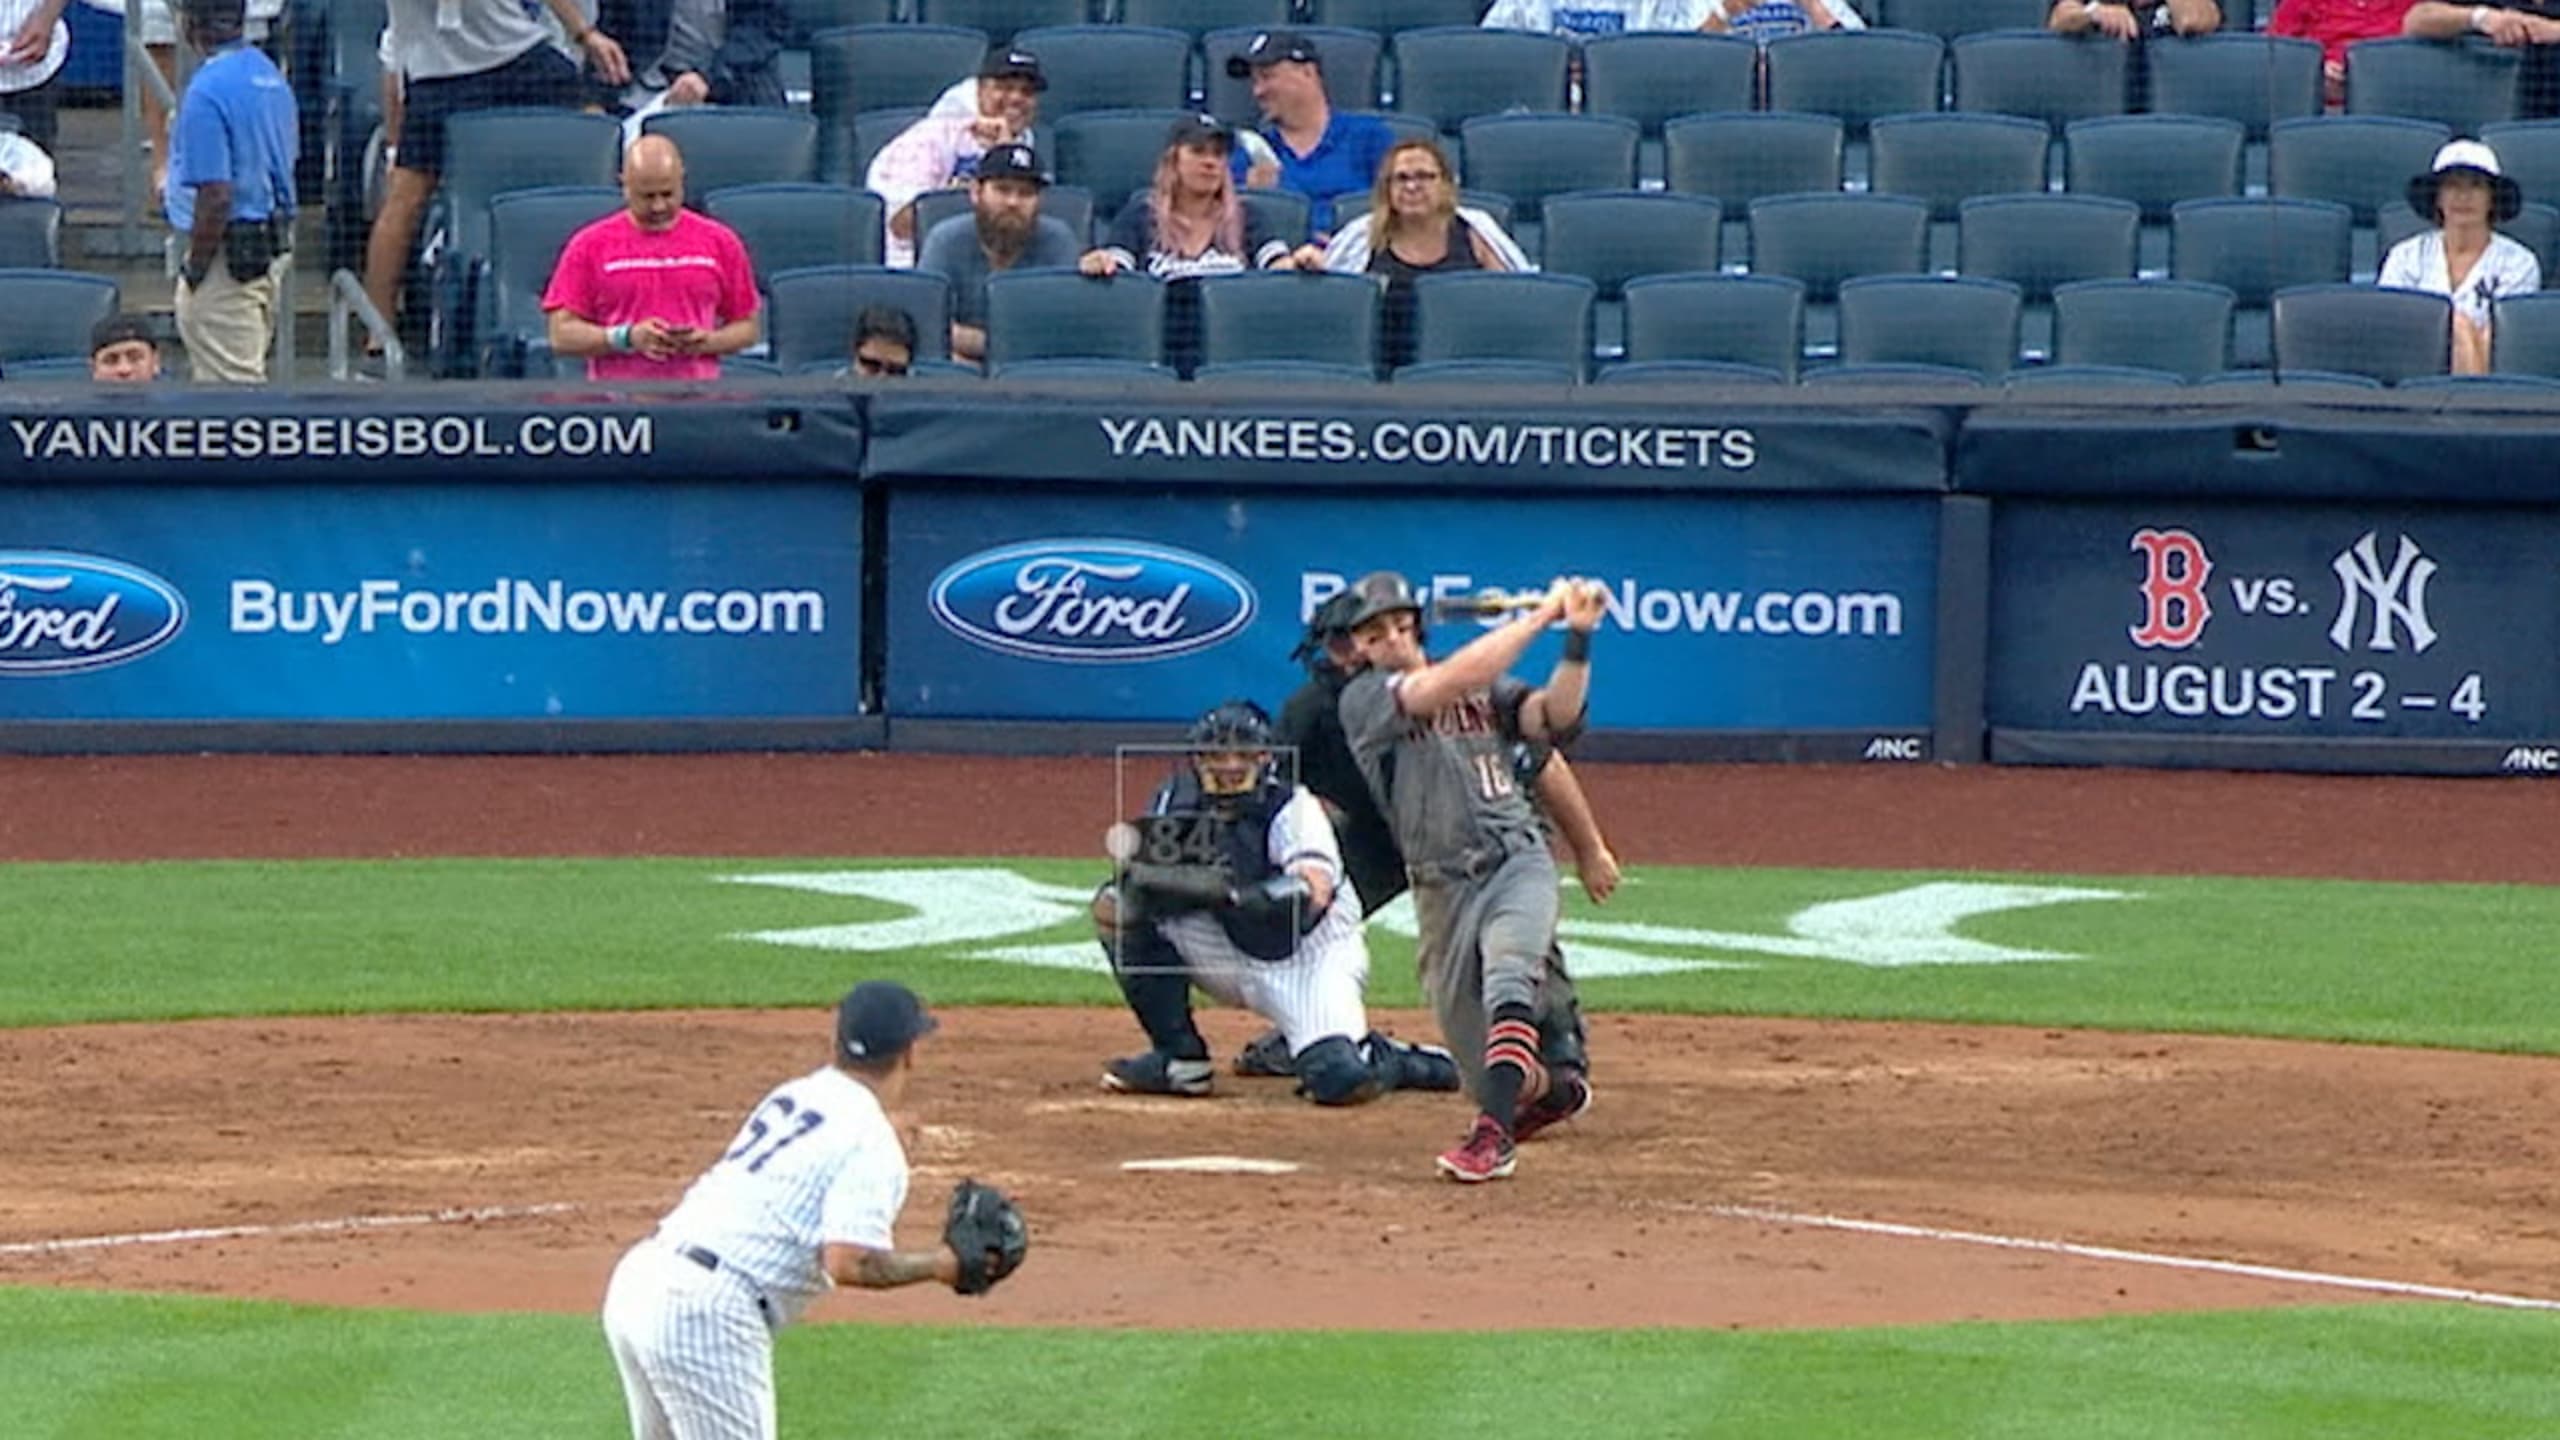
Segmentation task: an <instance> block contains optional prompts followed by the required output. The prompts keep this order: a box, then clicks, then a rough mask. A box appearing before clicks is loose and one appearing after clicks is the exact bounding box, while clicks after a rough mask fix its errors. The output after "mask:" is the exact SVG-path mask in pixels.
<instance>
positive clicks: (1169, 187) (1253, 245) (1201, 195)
mask: <svg viewBox="0 0 2560 1440" xmlns="http://www.w3.org/2000/svg"><path fill="white" fill-rule="evenodd" d="M1235 143H1236V135H1235V131H1234V130H1232V129H1230V128H1229V127H1228V126H1227V125H1226V124H1225V123H1224V122H1222V121H1220V120H1219V119H1218V118H1217V117H1215V116H1213V115H1185V116H1184V117H1182V118H1181V119H1180V120H1178V121H1176V122H1174V126H1173V131H1172V133H1171V134H1169V135H1167V136H1166V137H1165V144H1164V154H1163V155H1162V156H1161V157H1160V158H1158V159H1157V161H1156V178H1155V183H1154V184H1152V185H1150V186H1148V187H1147V188H1146V189H1144V190H1141V191H1139V192H1137V193H1136V194H1134V195H1131V196H1130V197H1129V203H1128V204H1127V205H1124V206H1122V207H1121V209H1120V216H1119V218H1118V219H1117V220H1115V221H1113V222H1112V225H1111V238H1110V239H1109V240H1108V241H1106V242H1104V243H1103V244H1102V245H1101V246H1099V247H1097V248H1095V249H1092V250H1088V251H1086V252H1085V254H1084V258H1083V259H1082V260H1081V261H1079V262H1078V264H1077V268H1079V269H1081V270H1083V271H1084V273H1086V274H1087V275H1116V274H1118V273H1120V272H1121V271H1123V270H1135V271H1143V272H1144V273H1146V274H1149V275H1153V276H1155V277H1156V278H1157V279H1159V280H1185V279H1190V278H1192V277H1195V276H1200V275H1224V274H1231V273H1233V272H1235V271H1239V270H1260V269H1267V270H1291V269H1296V268H1297V267H1298V262H1297V260H1296V259H1295V258H1294V257H1293V256H1292V255H1291V253H1290V250H1291V247H1290V244H1289V241H1288V239H1287V237H1285V236H1279V235H1272V234H1269V233H1267V232H1266V231H1265V230H1264V229H1263V227H1262V225H1261V224H1260V223H1259V221H1258V220H1257V219H1256V217H1255V216H1254V215H1253V214H1251V213H1250V212H1248V211H1247V210H1246V209H1245V208H1244V203H1243V201H1241V200H1240V199H1238V198H1237V196H1236V186H1235V178H1234V174H1233V172H1232V171H1231V170H1230V169H1229V167H1228V163H1227V157H1228V155H1229V154H1230V153H1231V152H1232V151H1233V150H1234V149H1235Z"/></svg>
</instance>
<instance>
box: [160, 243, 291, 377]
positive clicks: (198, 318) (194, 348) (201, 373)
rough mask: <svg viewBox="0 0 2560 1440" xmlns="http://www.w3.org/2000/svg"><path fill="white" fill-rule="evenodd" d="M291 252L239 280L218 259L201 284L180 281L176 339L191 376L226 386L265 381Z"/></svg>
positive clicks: (288, 270) (289, 271) (289, 267)
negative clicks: (182, 345) (246, 279)
mask: <svg viewBox="0 0 2560 1440" xmlns="http://www.w3.org/2000/svg"><path fill="white" fill-rule="evenodd" d="M292 267H293V257H292V256H290V255H279V256H277V257H276V260H275V263H274V264H273V265H270V266H268V267H267V273H266V274H265V275H264V276H262V277H261V278H259V279H256V280H252V281H249V282H248V283H247V284H242V283H241V282H240V281H237V280H234V279H232V278H231V267H230V266H229V265H228V264H226V263H224V262H222V261H220V260H216V261H215V262H214V265H213V269H212V270H211V271H209V272H207V273H206V275H205V277H204V283H203V284H202V285H195V286H191V285H189V284H187V282H186V281H185V280H183V279H181V280H180V281H179V282H178V338H179V340H181V341H183V342H185V344H186V347H187V363H188V365H189V366H190V367H191V368H192V369H193V371H194V373H195V378H196V379H198V380H201V381H211V382H214V383H216V384H224V385H263V384H265V383H266V382H267V354H268V351H269V350H270V349H271V348H272V347H273V345H274V343H275V333H276V319H277V315H278V313H279V310H280V307H281V305H282V303H283V299H284V296H285V293H286V291H285V284H286V279H287V277H288V276H289V275H290V274H291V273H292Z"/></svg>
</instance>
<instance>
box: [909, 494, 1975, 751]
mask: <svg viewBox="0 0 2560 1440" xmlns="http://www.w3.org/2000/svg"><path fill="white" fill-rule="evenodd" d="M1938 505H1939V501H1938V500H1937V499H1936V498H1935V497H1932V496H1919V495H1914V496H1905V497H1893V496H1871V497H1850V496H1812V495H1807V496H1800V497H1759V496H1734V495H1710V494H1690V495H1667V494H1655V495H1646V494H1625V495H1617V494H1610V495H1595V494H1589V493H1579V494H1551V495H1525V494H1523V495H1508V496H1504V497H1503V498H1502V499H1501V500H1500V501H1499V502H1498V503H1495V502H1488V501H1487V500H1486V499H1484V498H1483V497H1480V496H1478V497H1469V496H1462V495H1419V494H1403V493H1389V494H1383V495H1376V494H1372V495H1351V494H1345V493H1341V492H1336V491H1331V490H1326V489H1308V490H1289V491H1255V492H1235V491H1227V492H1216V491H1211V490H1207V489H1173V490H1168V489H1162V488H1156V489H1140V488H1138V487H1134V486H1132V487H1127V488H1122V489H1102V488H1099V487H1075V488H1060V487H1050V488H1046V489H1036V490H1018V489H1006V488H1002V487H999V486H995V485H982V484H975V483H958V482H918V483H914V484H905V483H898V484H893V485H892V487H891V493H890V496H889V527H888V541H887V544H888V552H887V561H888V587H887V594H886V600H885V604H886V605H887V607H888V612H887V615H886V631H887V640H888V673H887V679H886V702H885V703H886V705H887V708H888V710H889V713H890V714H891V715H892V716H899V717H906V716H922V717H939V718H949V719H988V720H1078V721H1090V720H1147V721H1164V720H1178V719H1185V718H1188V717H1189V716H1191V715H1193V714H1196V713H1197V712H1198V711H1200V710H1201V709H1202V708H1204V707H1206V706H1207V705H1209V704H1212V703H1214V702H1216V701H1217V700H1219V699H1221V698H1224V697H1228V696H1247V697H1252V698H1257V699H1260V700H1262V701H1264V702H1265V703H1266V704H1272V705H1276V704H1277V702H1278V701H1279V699H1280V698H1281V697H1282V696H1284V695H1285V694H1287V692H1288V691H1289V690H1291V689H1292V688H1294V687H1295V686H1296V685H1297V683H1298V682H1299V680H1300V679H1301V678H1303V675H1302V672H1300V671H1299V670H1298V669H1297V667H1296V666H1295V665H1293V664H1292V662H1291V661H1290V659H1289V652H1290V650H1291V648H1292V647H1293V646H1294V645H1296V643H1297V641H1298V639H1299V636H1300V635H1301V633H1302V632H1303V630H1304V628H1305V623H1306V619H1307V617H1308V616H1309V615H1311V614H1312V613H1313V612H1314V609H1315V607H1316V606H1317V605H1319V604H1321V603H1322V602H1323V601H1324V600H1325V599H1326V598H1327V597H1329V596H1330V595H1332V594H1333V593H1334V592H1335V591H1337V590H1339V589H1341V588H1342V587H1343V586H1344V585H1346V584H1348V583H1349V582H1350V581H1352V580H1354V579H1357V578H1358V577H1359V576H1360V575H1362V574H1364V573H1366V572H1368V571H1370V570H1380V569H1392V570H1400V571H1402V572H1403V573H1404V574H1405V575H1406V576H1407V577H1408V578H1410V579H1412V580H1413V582H1414V583H1415V584H1416V585H1417V586H1421V587H1425V588H1427V589H1429V590H1431V591H1433V592H1434V593H1436V594H1440V595H1462V594H1471V593H1473V592H1475V591H1477V590H1480V589H1483V588H1486V587H1500V588H1503V589H1514V590H1517V589H1533V588H1542V587H1543V586H1544V585H1545V584H1546V583H1547V582H1548V581H1549V580H1550V579H1552V578H1554V577H1555V576H1557V575H1559V574H1579V575H1588V576H1591V577H1594V578H1596V579H1599V580H1600V581H1602V582H1603V583H1604V584H1605V585H1606V586H1607V587H1608V589H1609V591H1610V595H1611V599H1610V602H1609V612H1608V618H1607V619H1606V620H1605V621H1604V622H1603V624H1602V627H1601V629H1600V632H1599V645H1598V648H1597V649H1596V651H1595V653H1594V664H1595V666H1596V670H1595V674H1594V681H1593V685H1594V697H1595V698H1594V707H1593V723H1594V725H1595V726H1598V727H1628V728H1637V729H1664V730H1692V729H1749V730H1781V731H1784V730H1830V729H1866V730H1872V731H1893V732H1899V733H1903V734H1909V733H1911V732H1915V731H1926V730H1927V728H1928V727H1929V725H1930V721H1931V709H1930V698H1931V690H1930V677H1931V663H1932V657H1933V651H1934V644H1935V641H1934V629H1935V624H1936V592H1937V569H1936V567H1937V549H1936V546H1937V515H1938ZM1490 623H1492V622H1490V621H1481V620H1477V619H1473V618H1463V619H1457V620H1450V621H1443V622H1440V623H1438V624H1437V625H1436V626H1435V627H1434V630H1433V633H1432V635H1431V637H1430V644H1431V649H1432V651H1433V653H1435V654H1443V653H1446V652H1447V651H1448V650H1450V649H1452V648H1454V647H1455V646H1457V645H1459V644H1461V643H1463V642H1464V641H1465V640H1467V639H1468V638H1470V637H1471V636H1473V635H1475V634H1477V633H1480V629H1481V627H1482V626H1484V625H1486V624H1490ZM1557 644H1558V641H1557V640H1556V639H1555V638H1554V637H1553V636H1549V637H1547V638H1545V639H1543V640H1542V641H1541V642H1540V643H1539V644H1538V646H1537V647H1535V648H1533V649H1532V650H1531V651H1530V652H1529V657H1528V659H1527V660H1526V661H1525V662H1524V663H1523V666H1522V669H1521V673H1522V674H1524V675H1527V676H1530V677H1533V678H1534V677H1540V676H1543V675H1544V674H1545V672H1546V669H1547V667H1548V666H1549V665H1550V664H1552V663H1553V660H1554V655H1555V650H1556V646H1557Z"/></svg>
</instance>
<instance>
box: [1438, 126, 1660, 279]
mask: <svg viewBox="0 0 2560 1440" xmlns="http://www.w3.org/2000/svg"><path fill="white" fill-rule="evenodd" d="M1641 134H1642V132H1641V131H1640V130H1639V129H1638V128H1637V125H1636V122H1634V121H1633V120H1628V119H1625V118H1622V117H1620V116H1616V115H1479V116H1477V117H1476V118H1475V119H1472V120H1469V121H1468V122H1467V123H1466V124H1465V125H1464V126H1463V127H1461V128H1460V131H1459V142H1458V149H1459V156H1460V158H1459V162H1458V176H1459V178H1460V180H1462V181H1463V182H1464V183H1465V184H1466V185H1467V186H1468V187H1469V188H1471V189H1476V190H1498V191H1500V192H1501V193H1503V194H1505V195H1508V196H1510V197H1511V205H1512V218H1513V219H1514V221H1515V222H1517V223H1518V224H1520V225H1521V226H1524V227H1525V226H1533V225H1536V224H1538V223H1539V220H1540V216H1541V214H1542V207H1543V206H1544V205H1545V204H1546V199H1547V197H1548V196H1550V195H1561V194H1563V193H1565V192H1566V191H1569V190H1624V189H1628V188H1631V187H1633V186H1634V184H1635V183H1636V141H1637V139H1638V138H1639V137H1640V135H1641ZM1534 238H1535V237H1530V239H1528V240H1524V242H1523V243H1524V244H1533V242H1534ZM1530 253H1531V254H1532V255H1534V254H1536V253H1537V251H1536V249H1535V248H1532V249H1531V250H1530Z"/></svg>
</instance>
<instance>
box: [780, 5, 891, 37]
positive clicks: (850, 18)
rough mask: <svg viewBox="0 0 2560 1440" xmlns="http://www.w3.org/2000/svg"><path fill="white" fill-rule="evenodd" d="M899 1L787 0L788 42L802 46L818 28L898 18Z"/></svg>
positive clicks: (885, 21)
mask: <svg viewBox="0 0 2560 1440" xmlns="http://www.w3.org/2000/svg"><path fill="white" fill-rule="evenodd" d="M899 3H900V0H787V4H786V5H785V8H786V9H788V10H789V11H790V12H791V32H792V33H791V39H792V43H794V44H795V45H798V46H801V47H803V48H806V47H807V45H808V43H809V40H810V37H812V36H814V35H816V34H818V33H819V32H820V31H822V30H841V29H843V28H844V27H846V26H848V25H886V24H888V23H889V22H891V21H893V20H895V19H897V18H898V7H899Z"/></svg>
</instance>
